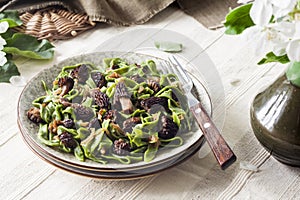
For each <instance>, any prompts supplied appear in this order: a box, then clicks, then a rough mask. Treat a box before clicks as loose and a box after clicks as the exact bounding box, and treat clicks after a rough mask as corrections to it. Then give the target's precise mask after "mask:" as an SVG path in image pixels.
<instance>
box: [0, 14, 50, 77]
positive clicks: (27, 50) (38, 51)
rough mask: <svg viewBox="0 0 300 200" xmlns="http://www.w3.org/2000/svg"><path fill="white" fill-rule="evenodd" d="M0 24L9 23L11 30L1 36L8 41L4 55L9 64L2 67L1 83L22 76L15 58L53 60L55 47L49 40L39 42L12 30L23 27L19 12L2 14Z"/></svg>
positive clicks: (0, 70) (0, 72) (0, 68)
mask: <svg viewBox="0 0 300 200" xmlns="http://www.w3.org/2000/svg"><path fill="white" fill-rule="evenodd" d="M0 23H8V25H9V29H8V30H7V31H6V32H4V33H1V34H0V37H1V38H3V39H4V40H5V41H6V44H5V45H4V48H3V49H2V52H4V53H2V54H5V56H6V59H7V62H6V63H5V64H4V65H2V66H0V82H9V79H10V78H11V77H12V76H16V75H20V72H19V70H18V68H17V66H16V65H15V63H14V62H13V58H14V57H13V56H14V55H18V56H23V57H26V58H31V59H42V60H43V59H45V60H46V59H51V58H53V55H54V46H53V45H52V44H51V43H50V42H49V41H48V40H45V39H43V40H37V39H36V38H35V37H33V36H30V35H26V34H24V33H15V32H13V31H12V30H11V29H10V28H13V27H16V26H20V25H22V21H21V20H20V18H19V16H18V13H17V11H4V12H2V13H0Z"/></svg>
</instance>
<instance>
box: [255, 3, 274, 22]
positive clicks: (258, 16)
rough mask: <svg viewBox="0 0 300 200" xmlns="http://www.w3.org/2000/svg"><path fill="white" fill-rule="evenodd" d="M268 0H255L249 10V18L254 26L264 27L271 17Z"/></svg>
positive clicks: (270, 6)
mask: <svg viewBox="0 0 300 200" xmlns="http://www.w3.org/2000/svg"><path fill="white" fill-rule="evenodd" d="M269 1H270V0H256V1H254V2H253V4H252V7H251V9H250V17H251V19H252V20H253V22H254V24H256V25H258V26H266V25H267V24H268V23H269V22H270V20H271V17H272V15H273V7H272V4H271V3H270V2H269Z"/></svg>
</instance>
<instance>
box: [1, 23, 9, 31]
mask: <svg viewBox="0 0 300 200" xmlns="http://www.w3.org/2000/svg"><path fill="white" fill-rule="evenodd" d="M8 27H9V24H8V22H6V21H4V22H0V33H5V32H6V31H7V29H8Z"/></svg>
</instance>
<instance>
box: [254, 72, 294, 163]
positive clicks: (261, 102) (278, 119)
mask: <svg viewBox="0 0 300 200" xmlns="http://www.w3.org/2000/svg"><path fill="white" fill-rule="evenodd" d="M250 114H251V125H252V129H253V132H254V134H255V136H256V138H257V139H258V140H259V142H260V143H261V144H262V145H263V146H264V147H265V148H266V149H267V150H268V151H270V152H271V155H272V156H273V157H274V158H276V159H277V160H279V161H280V162H282V163H285V164H288V165H293V166H300V88H298V87H296V86H294V85H292V84H291V83H290V82H289V81H288V80H287V79H286V76H285V75H284V76H282V77H280V78H278V79H277V80H276V81H275V82H274V83H273V84H272V85H270V86H269V87H268V88H267V89H265V90H264V91H263V92H261V93H259V94H258V95H257V96H256V97H255V99H254V101H253V103H252V106H251V109H250Z"/></svg>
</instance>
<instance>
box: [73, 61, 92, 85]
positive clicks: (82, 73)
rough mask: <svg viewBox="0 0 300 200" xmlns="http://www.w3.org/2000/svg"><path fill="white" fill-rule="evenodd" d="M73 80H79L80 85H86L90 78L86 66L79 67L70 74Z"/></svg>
mask: <svg viewBox="0 0 300 200" xmlns="http://www.w3.org/2000/svg"><path fill="white" fill-rule="evenodd" d="M70 75H71V76H72V78H74V79H77V80H78V82H79V83H82V84H84V83H85V82H86V81H87V80H88V78H89V71H88V68H87V66H86V65H85V64H82V65H79V66H78V67H76V68H75V69H73V70H72V71H71V73H70Z"/></svg>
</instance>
